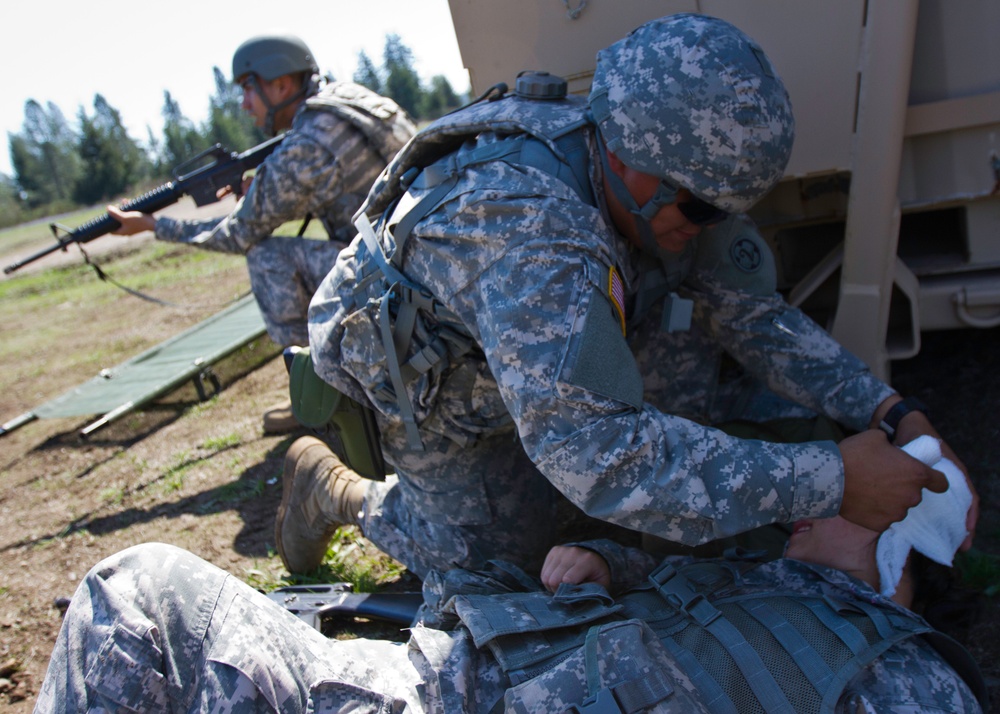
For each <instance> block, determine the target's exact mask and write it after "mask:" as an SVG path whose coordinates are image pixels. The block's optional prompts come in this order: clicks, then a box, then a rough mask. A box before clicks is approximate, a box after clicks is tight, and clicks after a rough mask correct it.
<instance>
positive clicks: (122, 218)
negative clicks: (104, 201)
mask: <svg viewBox="0 0 1000 714" xmlns="http://www.w3.org/2000/svg"><path fill="white" fill-rule="evenodd" d="M108 215H109V216H111V217H112V218H114V219H115V220H116V221H118V222H119V223H121V226H119V227H118V228H116V229H115V230H113V231H111V233H112V234H114V235H116V236H131V235H135V234H136V233H142V232H143V231H152V230H154V229H155V228H156V219H155V218H153V217H152V216H151V215H149V214H148V213H140V212H139V211H123V210H121V209H120V208H118V207H117V206H108Z"/></svg>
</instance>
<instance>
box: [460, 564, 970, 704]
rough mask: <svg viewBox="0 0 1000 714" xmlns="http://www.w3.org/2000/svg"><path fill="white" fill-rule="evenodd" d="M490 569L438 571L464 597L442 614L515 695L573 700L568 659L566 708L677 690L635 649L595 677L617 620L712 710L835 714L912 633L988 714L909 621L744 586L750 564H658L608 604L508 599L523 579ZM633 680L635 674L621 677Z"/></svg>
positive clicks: (840, 596)
mask: <svg viewBox="0 0 1000 714" xmlns="http://www.w3.org/2000/svg"><path fill="white" fill-rule="evenodd" d="M491 566H492V567H491V569H490V570H489V571H487V572H485V573H483V574H482V576H481V577H472V576H470V575H469V574H468V573H465V574H464V575H463V577H462V578H461V579H459V580H453V577H454V576H452V575H451V574H450V573H449V574H446V575H445V576H444V577H445V581H446V582H448V581H449V580H451V581H452V582H454V583H455V584H456V585H457V589H458V590H459V591H462V592H465V593H473V594H458V595H454V596H453V597H449V598H448V601H447V603H446V605H445V606H444V607H443V609H442V612H443V613H444V615H445V617H447V616H448V615H449V614H453V615H455V616H457V618H458V619H460V620H461V623H462V624H463V625H464V626H465V627H466V628H467V629H468V630H469V632H470V634H471V635H472V638H473V641H474V642H475V644H476V646H477V647H480V648H483V647H485V648H488V649H489V651H490V652H491V653H492V654H493V655H494V657H495V658H496V660H497V662H498V663H499V664H500V666H501V668H502V669H503V671H504V673H505V674H506V675H507V677H508V679H509V682H510V684H511V685H512V686H513V687H515V688H516V687H517V686H518V685H522V686H524V684H525V683H528V682H530V681H531V680H532V679H534V678H536V677H538V676H539V675H541V674H546V678H545V680H544V687H545V688H546V689H551V690H552V691H570V690H571V689H572V687H571V686H570V684H569V682H568V680H567V683H562V684H561V680H560V679H559V677H560V675H561V676H566V677H569V678H570V679H572V680H576V679H578V678H579V673H578V672H576V671H565V670H563V671H561V670H560V669H559V666H560V665H561V664H562V663H564V662H566V661H567V660H570V658H572V657H574V656H576V657H577V660H575V661H577V662H579V659H580V653H582V655H583V656H582V660H583V662H584V663H585V669H586V679H587V683H588V692H589V697H588V698H587V699H586V700H585V701H581V702H577V703H576V705H575V706H574V707H573V708H572V709H571V711H578V712H593V713H594V714H597V713H598V712H599V713H600V714H613V713H615V712H618V713H621V714H631V713H632V712H637V711H641V710H645V709H647V708H650V707H653V706H655V705H657V704H658V703H659V702H661V701H664V700H667V699H669V697H671V695H672V694H673V693H674V690H675V687H674V685H673V684H671V682H670V680H669V677H668V676H667V674H666V673H665V667H663V666H662V665H663V662H662V661H661V662H660V665H661V666H656V661H655V655H654V656H648V655H647V653H646V652H640V651H638V649H643V645H642V644H641V642H639V641H638V640H637V641H636V648H637V649H636V650H635V651H627V652H620V653H619V654H618V656H619V657H620V658H622V659H624V660H628V659H629V658H634V659H635V660H636V661H638V662H640V663H641V664H640V666H635V667H631V668H630V667H629V663H628V662H616V663H615V667H614V669H615V671H616V675H615V677H613V678H612V679H613V680H614V681H607V679H608V678H607V677H604V676H602V675H601V672H600V668H599V662H598V659H599V657H597V656H596V655H595V654H594V653H595V652H597V647H598V645H597V642H598V638H600V637H601V636H602V633H606V632H608V631H609V629H611V630H613V628H615V627H616V626H618V625H616V623H619V624H621V623H626V622H633V623H636V622H641V623H645V624H644V626H643V627H644V628H645V627H648V628H649V629H650V630H651V631H652V633H655V638H656V639H657V640H658V641H659V644H660V645H662V646H663V648H665V650H666V651H667V652H668V653H669V655H670V658H671V659H672V661H673V662H674V663H676V665H677V666H679V668H680V670H682V671H683V673H684V674H685V675H686V677H687V678H688V679H689V681H690V682H691V684H692V685H693V688H694V689H695V690H696V691H697V693H698V694H699V695H700V697H699V698H700V700H702V701H703V702H705V703H706V704H707V708H708V710H709V711H711V712H740V713H743V712H760V713H768V714H770V713H771V712H784V713H787V714H795V713H798V712H833V711H834V708H835V707H836V704H837V702H838V701H839V699H840V697H841V695H842V694H843V692H844V689H845V688H846V686H847V685H848V684H849V683H850V681H851V680H852V679H853V678H854V676H855V675H857V674H858V673H859V672H861V671H862V670H863V669H864V668H865V667H866V666H868V665H869V664H870V663H871V662H873V661H875V660H876V659H877V658H878V657H880V656H881V655H882V654H883V653H885V652H886V651H887V650H888V649H889V648H891V647H892V646H893V645H895V644H897V643H899V642H901V641H903V640H905V639H907V638H910V637H915V636H922V637H924V638H925V639H926V640H927V641H928V642H929V643H930V644H931V645H932V646H933V647H934V648H935V649H936V650H937V651H938V652H939V653H940V654H941V655H942V657H943V658H944V659H945V660H946V661H947V662H948V663H949V664H950V665H951V666H952V667H953V668H954V669H955V671H956V672H958V673H959V675H960V676H962V678H963V679H964V680H965V681H966V683H967V684H968V685H969V687H970V689H971V690H972V692H973V693H974V695H975V696H976V697H977V699H979V701H980V703H981V704H982V706H983V710H984V711H986V710H987V695H986V688H985V683H984V681H983V679H982V675H981V674H980V673H979V669H978V667H977V666H976V664H975V662H974V660H972V658H971V656H970V655H969V654H968V652H967V651H966V650H965V649H964V648H963V647H962V646H961V645H959V644H958V643H957V642H955V641H954V640H952V639H950V638H948V637H946V636H945V635H943V634H941V633H939V632H936V631H934V630H933V629H932V628H931V627H930V626H929V625H927V624H926V622H924V621H923V620H922V619H921V618H919V617H918V616H917V615H915V614H912V613H902V612H900V611H899V610H895V609H890V608H884V607H878V606H876V605H873V604H871V603H870V602H867V601H864V600H862V599H860V598H852V597H850V596H849V595H848V594H847V593H846V592H844V591H841V590H838V591H837V593H836V597H834V596H833V595H831V594H823V592H822V591H821V590H820V589H819V588H817V589H816V592H815V594H808V595H807V594H804V593H802V592H797V591H794V590H790V589H789V590H784V591H781V590H774V589H771V588H766V589H765V588H762V587H760V586H750V585H748V583H747V582H746V581H745V580H744V578H743V574H744V573H746V572H747V571H748V570H749V569H751V568H754V567H757V565H756V564H755V563H749V562H745V561H744V562H739V561H723V560H713V561H697V562H693V563H690V564H687V565H682V566H681V567H680V568H676V567H674V566H673V565H671V564H670V563H669V562H665V563H663V564H662V565H661V566H660V567H659V568H657V569H656V570H655V571H654V572H653V573H652V574H651V575H650V576H649V579H648V582H647V584H646V585H645V586H643V587H640V588H637V589H635V590H632V591H630V592H628V593H626V594H624V595H621V596H619V597H618V598H611V596H610V595H608V593H607V591H606V590H604V588H603V587H601V586H600V585H596V584H594V583H587V584H583V585H568V584H563V585H561V586H560V587H559V589H558V590H557V592H556V594H555V595H550V594H549V593H545V592H511V590H515V591H516V590H522V589H524V584H525V577H524V576H523V573H519V571H517V569H516V568H512V567H511V566H509V565H507V564H499V563H493V564H491ZM515 573H516V574H515ZM470 578H471V579H470ZM470 585H471V587H470ZM491 590H492V592H490V591H491ZM484 593H489V594H484ZM441 624H447V623H441ZM452 624H455V623H454V621H453V622H452ZM629 671H631V672H632V673H633V676H632V677H631V678H629V677H627V676H623V675H622V673H623V672H629ZM510 704H511V703H510V702H508V705H510ZM515 708H516V707H515Z"/></svg>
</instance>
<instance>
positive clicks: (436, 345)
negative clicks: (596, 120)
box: [309, 71, 892, 575]
mask: <svg viewBox="0 0 1000 714" xmlns="http://www.w3.org/2000/svg"><path fill="white" fill-rule="evenodd" d="M647 74H649V75H650V76H658V75H656V74H655V72H652V71H651V72H649V73H647ZM685 80H686V78H684V77H681V78H680V82H683V81H685ZM661 84H669V83H661ZM662 101H665V102H667V101H674V102H677V101H680V99H679V98H677V97H673V98H671V97H664V98H662ZM591 108H593V107H592V106H591ZM587 112H588V107H587V105H586V104H585V103H584V102H582V101H580V100H578V99H576V98H568V99H565V100H562V101H554V100H547V101H544V102H543V101H537V100H532V99H524V98H521V97H518V96H513V95H511V96H507V97H505V98H503V99H499V100H497V101H489V102H482V103H480V104H477V105H474V106H473V107H471V108H469V109H466V110H464V111H461V112H458V113H456V114H453V115H451V116H449V117H445V118H444V119H442V120H439V121H438V122H436V123H435V124H433V125H431V126H430V127H428V128H427V129H425V130H424V131H422V132H421V133H420V134H419V135H418V137H417V138H416V139H415V140H414V141H413V142H411V143H410V144H409V145H408V147H407V148H406V149H404V151H403V152H401V153H400V155H398V156H397V159H396V160H395V161H394V162H393V164H392V165H391V166H390V168H389V170H388V171H387V173H386V174H384V175H383V177H382V178H381V179H380V181H379V182H378V183H377V184H376V185H375V186H373V188H372V192H371V194H370V196H369V199H368V201H367V203H366V206H365V208H364V210H365V213H366V214H367V215H369V216H376V215H379V214H380V213H382V218H381V220H380V221H379V222H377V223H376V225H375V229H374V232H371V231H365V230H364V226H363V225H362V222H359V225H361V227H362V229H363V230H362V235H361V236H359V237H358V238H356V239H355V240H354V242H353V243H352V244H351V246H350V247H349V248H347V249H345V251H344V252H343V253H342V254H341V256H340V258H339V260H338V262H337V264H336V266H335V267H334V269H333V271H332V272H331V273H330V275H329V276H328V277H327V279H326V280H325V281H324V282H323V284H322V285H321V286H320V288H319V290H318V291H317V293H316V295H315V296H314V298H313V301H312V304H311V305H310V310H309V332H310V346H311V352H312V357H313V361H314V364H315V367H316V371H317V373H318V374H319V375H320V377H322V378H323V379H324V380H325V381H327V382H329V383H330V384H332V385H333V386H335V387H336V388H337V389H339V390H341V391H343V392H345V393H347V394H348V395H350V396H351V397H352V398H354V399H356V400H358V401H361V402H362V403H364V402H368V403H370V404H372V405H373V406H374V408H375V410H376V413H377V414H376V415H377V418H378V423H379V427H380V430H381V440H382V446H383V451H384V453H385V456H386V460H387V461H388V462H389V463H390V464H391V465H392V466H393V467H394V468H395V472H396V474H397V478H390V479H388V480H387V481H385V482H384V483H372V484H371V485H370V486H369V488H368V491H367V494H366V499H365V509H364V513H363V523H362V528H363V530H364V533H365V535H366V537H368V538H369V539H370V540H372V541H373V542H375V543H376V544H377V545H378V546H379V547H380V548H381V549H382V550H384V551H385V552H387V553H390V554H391V555H393V556H394V557H395V558H397V559H399V560H400V561H402V562H403V563H404V564H405V565H406V566H407V567H408V568H410V569H411V570H413V571H415V572H416V573H417V574H420V575H423V574H424V573H426V572H427V571H428V570H430V569H435V568H436V569H447V568H448V567H452V566H453V565H462V566H465V567H477V566H478V565H481V564H482V562H484V561H485V560H487V559H491V558H502V559H505V560H510V561H512V562H517V563H525V562H528V563H530V562H532V561H534V562H537V563H540V559H541V557H542V556H543V555H544V552H545V550H546V548H547V547H548V546H549V545H551V544H552V531H553V528H554V525H555V524H554V523H553V520H554V519H553V517H552V516H553V513H554V511H553V508H552V505H553V499H554V498H555V497H556V495H555V494H554V491H553V489H552V486H554V487H555V489H558V491H559V492H561V493H562V494H564V495H565V496H566V497H568V498H569V500H570V501H572V502H573V503H574V504H575V505H576V506H578V507H579V508H580V509H582V510H583V511H585V512H586V513H587V514H589V515H590V516H593V517H596V518H599V519H602V520H605V521H610V522H612V523H616V524H619V525H621V526H624V527H627V528H631V529H635V530H640V531H643V532H646V533H650V534H653V535H656V536H660V537H662V538H665V539H668V540H670V541H674V542H681V543H685V544H698V543H702V542H705V541H709V540H712V539H717V538H721V537H723V536H728V535H732V534H736V533H739V532H742V531H745V530H748V529H751V528H754V527H757V526H760V525H764V524H770V523H775V522H791V521H794V520H796V519H799V518H820V517H824V516H832V515H835V514H836V513H837V512H838V510H839V507H840V500H841V497H842V491H843V477H844V472H843V464H842V463H841V459H840V455H839V451H838V450H837V447H836V445H835V444H834V443H833V442H812V443H805V444H775V443H766V442H762V441H749V440H741V439H737V438H733V437H730V436H727V435H726V434H724V433H722V432H721V431H718V430H716V429H714V428H711V427H709V426H706V425H708V424H717V423H721V422H724V421H727V420H734V419H752V420H757V421H759V420H763V419H770V418H776V417H783V416H792V415H795V414H799V415H801V414H810V413H819V414H824V415H826V416H828V417H831V418H832V419H834V420H836V421H838V422H840V423H841V424H843V425H845V426H847V427H849V428H851V429H856V430H861V429H864V428H866V427H867V425H868V421H869V419H870V418H871V415H872V414H873V412H874V411H875V408H876V407H877V405H878V404H879V403H880V402H881V401H882V400H883V399H885V398H886V397H888V396H889V395H890V394H892V390H891V388H890V387H888V386H887V385H886V384H884V383H882V382H881V381H879V380H878V379H876V378H875V377H874V376H873V375H872V374H871V373H870V371H869V370H868V369H867V368H866V366H865V365H864V364H863V363H862V362H861V361H860V360H858V359H857V358H855V357H854V356H852V355H851V354H849V353H848V352H847V351H846V350H844V349H843V348H842V347H841V346H840V345H838V344H837V343H836V342H835V341H834V340H833V339H832V338H831V337H830V336H829V335H828V334H827V333H825V332H824V331H823V330H822V329H820V327H818V326H817V325H816V324H815V323H813V322H812V321H811V320H809V319H808V318H807V317H806V316H805V315H804V314H803V313H802V312H801V311H799V310H798V309H796V308H793V307H791V306H790V305H789V304H788V303H787V302H785V301H784V300H783V299H782V297H781V296H780V295H779V294H778V293H777V292H776V291H775V270H774V265H773V258H772V256H771V254H770V251H769V249H768V247H767V245H766V244H765V242H764V241H763V239H762V238H761V236H760V235H759V233H758V232H757V230H756V229H755V227H754V226H753V224H752V223H751V222H750V221H749V219H747V218H746V217H745V216H743V215H734V216H732V217H730V218H729V219H728V220H726V221H725V222H723V223H721V224H719V225H716V226H714V227H712V228H710V229H705V230H703V231H702V233H701V234H700V235H699V236H698V237H697V238H696V239H694V240H693V241H691V243H690V245H689V246H688V248H687V249H686V250H685V251H684V252H683V253H682V254H680V255H669V254H668V255H662V256H655V257H654V256H650V255H648V254H646V253H644V252H640V251H638V250H636V249H634V247H633V246H632V244H631V243H630V242H629V241H628V240H627V239H626V238H624V237H623V236H622V235H620V234H619V233H618V232H617V230H615V227H614V225H613V223H612V221H611V219H610V217H609V215H608V212H607V208H606V201H605V198H604V196H603V183H602V173H601V172H602V168H601V159H600V158H599V153H600V151H601V147H600V144H599V142H598V139H597V137H596V136H595V131H594V126H593V124H592V123H591V122H590V121H589V120H588V115H587ZM649 132H650V135H651V136H665V135H666V133H665V130H663V131H658V130H657V128H656V127H653V128H651V129H650V130H649ZM524 136H528V137H531V138H530V139H529V140H528V141H527V142H526V144H525V146H526V147H529V148H522V149H516V148H511V147H512V146H513V144H512V143H511V142H513V141H517V137H524ZM511 137H514V138H513V139H512V138H511ZM716 140H717V137H714V136H712V135H711V133H710V132H707V133H706V134H705V138H704V141H705V143H706V146H703V147H700V148H701V150H703V151H707V150H709V149H710V148H711V147H709V146H708V143H709V142H711V141H716ZM539 147H542V148H541V149H539ZM560 147H561V148H560ZM659 148H660V150H662V151H669V150H670V149H669V147H662V146H661V147H659ZM531 151H535V152H536V154H537V153H538V152H541V153H543V154H544V153H545V151H548V152H550V155H551V154H554V155H556V156H564V157H568V161H569V163H571V164H572V163H573V162H577V163H580V164H582V165H583V167H584V169H583V171H582V175H583V178H582V181H579V180H575V179H576V178H577V176H578V175H579V173H580V172H570V171H565V170H564V169H565V165H562V169H561V170H564V171H563V173H562V175H561V176H559V177H557V176H555V175H554V171H553V170H551V167H552V165H553V163H555V165H556V166H560V162H558V161H552V160H549V161H548V166H547V167H546V168H545V169H544V170H543V169H540V168H538V166H539V165H540V163H543V162H539V161H536V160H534V159H532V158H531V157H530V156H529V154H530V153H531ZM569 154H574V156H570V155H569ZM692 154H693V155H697V154H698V151H696V150H692ZM442 155H443V158H441V157H442ZM581 156H582V158H581ZM484 157H486V158H484ZM490 157H494V158H490ZM734 161H735V159H734ZM737 164H738V162H737ZM428 165H429V168H424V167H427V166H428ZM411 167H417V168H424V170H423V171H422V173H420V174H419V176H416V178H415V179H414V174H416V173H417V172H416V171H410V169H411ZM733 170H734V171H736V170H737V169H736V168H734V169H733ZM408 172H409V173H408ZM759 180H762V181H763V180H765V179H759ZM766 180H773V177H769V178H767V179H766ZM442 187H444V188H442ZM401 194H403V196H402V199H401V200H400V201H399V202H398V204H397V203H395V201H396V199H397V197H398V196H400V195H401ZM428 196H430V197H431V198H427V197H428ZM706 198H708V199H712V198H716V197H713V196H706ZM425 199H426V201H427V203H424V204H423V206H421V208H420V210H419V211H414V212H412V213H411V212H410V208H411V207H412V206H414V205H415V204H420V202H421V201H423V200H425ZM719 200H721V199H719ZM728 203H729V202H727V205H728ZM425 209H426V211H425ZM383 212H384V213H383ZM418 214H423V215H422V217H420V219H419V220H418V221H417V222H416V223H415V225H414V224H413V220H414V218H413V216H416V215H418ZM406 234H408V238H407V239H406V240H405V243H404V244H403V245H399V244H398V242H399V240H400V235H406ZM366 235H367V239H365V236H366ZM385 260H388V261H389V272H392V271H393V270H398V271H399V272H400V273H401V274H402V277H399V276H396V277H393V276H392V275H390V276H389V279H388V280H386V281H385V282H383V278H382V275H383V272H384V269H383V268H382V267H380V265H379V262H380V261H385ZM397 281H398V285H397V287H396V288H395V289H394V293H393V297H392V298H391V299H389V300H388V301H387V300H383V299H382V298H383V292H384V290H385V287H384V286H385V283H390V284H391V283H393V282H397ZM400 295H403V296H412V299H413V300H414V301H419V300H423V305H424V309H422V310H421V311H420V313H419V315H418V319H417V320H416V321H415V326H414V328H413V330H412V337H411V336H410V335H409V334H408V333H407V332H406V331H405V330H402V329H400V328H399V325H400V324H401V322H402V321H403V320H402V318H400V317H396V318H395V323H394V325H392V327H395V328H396V334H395V335H394V336H391V337H390V336H388V334H389V333H388V332H386V331H385V329H386V322H387V314H388V317H392V316H394V315H396V312H395V311H399V310H401V309H402V308H401V307H400V305H401V304H402V302H405V300H403V301H400V300H399V299H397V298H398V297H399V296H400ZM685 301H690V302H685ZM387 302H388V304H386V303H387ZM686 305H689V306H691V308H692V311H691V320H690V326H689V328H688V329H683V328H684V327H685V325H683V324H678V323H682V322H683V320H679V319H678V317H677V316H678V314H679V313H680V312H683V310H682V308H683V307H684V306H686ZM383 308H386V309H383ZM400 314H401V313H400ZM390 322H391V320H390ZM387 345H390V346H391V348H392V350H387ZM387 351H389V352H391V351H394V352H397V353H399V355H400V357H401V359H400V362H405V363H406V367H405V368H404V369H403V370H401V375H403V376H405V377H407V378H408V379H407V380H406V381H405V396H406V399H405V400H401V399H399V398H398V396H399V393H400V391H401V389H400V387H401V385H399V384H397V383H396V382H395V381H394V376H393V375H392V371H391V369H390V367H389V362H390V360H391V359H392V358H391V357H387ZM725 354H727V355H729V356H730V357H731V358H732V359H733V360H734V361H735V362H736V363H738V364H739V366H740V367H741V368H742V370H743V371H742V374H741V375H740V376H739V377H738V378H735V379H733V380H729V381H725V382H723V381H722V380H720V374H721V370H720V365H721V363H722V359H723V355H725ZM779 395H780V396H779ZM791 402H794V403H795V405H793V404H791ZM796 405H801V407H799V406H796ZM802 407H804V409H803V408H802ZM407 408H409V409H412V412H413V414H412V418H410V415H408V414H407V413H405V410H406V409H407ZM796 410H798V411H796ZM414 430H415V431H416V432H417V434H418V436H419V439H417V440H414V439H413V438H412V437H413V432H414ZM415 441H416V444H415Z"/></svg>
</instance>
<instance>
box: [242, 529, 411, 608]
mask: <svg viewBox="0 0 1000 714" xmlns="http://www.w3.org/2000/svg"><path fill="white" fill-rule="evenodd" d="M402 572H403V567H402V566H401V565H399V564H398V563H397V562H396V561H394V560H392V559H391V558H389V557H388V556H386V555H385V554H383V553H380V552H379V551H378V550H377V549H376V548H375V547H374V546H372V545H371V544H369V543H368V542H367V541H364V540H362V539H360V538H359V537H358V530H357V528H355V527H354V526H342V527H340V528H338V529H337V531H336V532H335V533H334V534H333V538H332V539H331V540H330V544H329V545H328V546H327V550H326V556H325V557H324V560H323V563H322V564H321V565H320V566H319V567H318V568H317V569H316V570H314V571H312V572H311V573H304V574H298V575H297V574H292V575H289V574H288V573H283V574H281V575H276V574H274V573H268V572H267V571H264V570H261V569H259V568H256V567H255V568H254V569H252V570H249V571H247V573H246V575H245V578H244V579H245V580H246V582H247V584H249V585H250V586H251V587H254V588H256V589H258V590H260V591H262V592H271V591H272V590H277V589H278V588H283V587H288V586H290V585H315V584H317V583H350V584H351V588H352V590H353V591H354V592H357V593H370V592H375V591H377V590H378V589H379V588H380V586H382V585H383V584H385V583H387V582H389V581H392V580H395V579H396V578H398V577H399V576H400V575H401V574H402Z"/></svg>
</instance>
